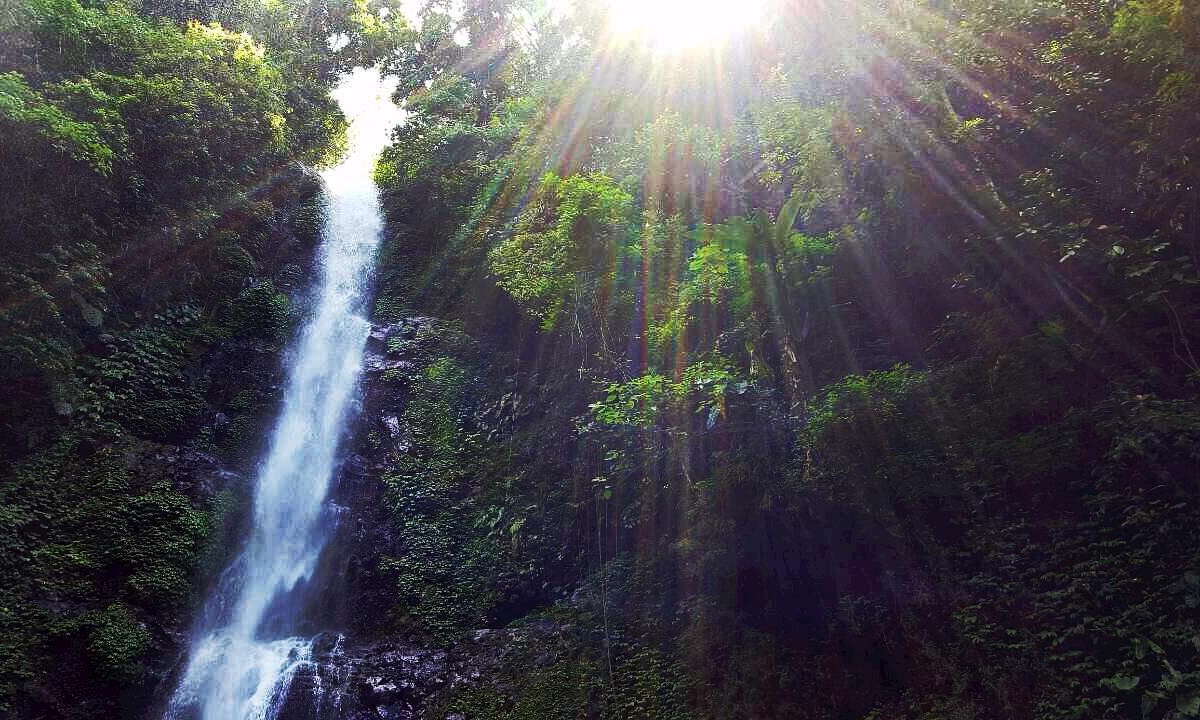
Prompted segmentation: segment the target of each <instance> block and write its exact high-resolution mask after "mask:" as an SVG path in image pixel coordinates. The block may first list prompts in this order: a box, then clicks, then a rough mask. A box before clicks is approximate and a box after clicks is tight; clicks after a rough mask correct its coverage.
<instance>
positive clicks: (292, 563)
mask: <svg viewBox="0 0 1200 720" xmlns="http://www.w3.org/2000/svg"><path fill="white" fill-rule="evenodd" d="M394 87H395V81H394V79H392V81H391V82H388V81H387V80H385V79H382V78H381V77H380V76H379V74H378V73H377V72H375V71H371V70H364V69H359V70H356V71H354V72H353V73H350V74H348V75H346V76H344V77H343V79H342V81H341V82H340V83H339V84H338V86H337V88H336V89H335V90H334V92H333V96H334V98H335V99H336V100H337V102H338V104H339V106H340V107H341V108H342V112H343V113H344V114H345V115H346V117H347V118H348V119H349V120H350V129H349V144H350V147H349V152H348V153H347V155H346V157H345V158H344V160H343V161H342V162H341V163H340V164H338V165H337V166H335V167H333V168H331V169H329V170H328V171H326V172H324V173H322V177H323V179H324V186H325V194H326V198H327V201H328V211H327V215H326V218H325V223H324V228H323V232H322V242H321V250H320V257H319V262H318V266H319V270H320V273H321V275H320V280H319V282H318V285H317V289H316V293H315V296H314V303H313V310H312V313H311V316H310V318H309V319H308V321H307V324H306V325H305V327H304V329H303V330H302V331H301V333H300V336H299V339H298V342H297V344H296V347H295V350H294V355H293V357H292V360H291V363H290V367H289V375H288V381H287V389H286V391H285V395H284V401H283V407H282V411H281V414H280V416H279V419H278V421H277V423H276V425H275V428H274V431H273V434H272V437H271V441H270V445H269V450H268V452H267V456H266V458H265V459H264V461H263V462H262V465H261V467H260V470H259V472H258V477H257V482H256V486H255V496H254V513H253V525H252V529H251V531H250V535H249V537H248V538H247V540H246V543H245V545H244V548H243V550H242V552H241V554H240V555H239V556H238V557H237V559H236V560H235V561H234V562H233V563H232V564H231V566H230V567H229V568H228V569H227V570H226V571H225V573H224V574H223V577H222V580H221V582H220V583H219V584H218V587H217V589H216V591H215V592H214V593H213V596H212V597H211V598H209V601H208V604H207V606H206V611H205V613H204V616H203V617H202V619H201V621H200V622H199V623H198V627H197V631H196V633H195V635H194V637H193V640H192V643H191V646H190V648H189V653H188V663H187V666H186V669H185V670H184V672H183V675H182V678H181V680H180V682H179V685H178V687H177V688H176V690H175V692H174V694H173V695H172V697H171V699H170V702H169V704H168V707H167V711H166V715H165V718H166V720H185V719H187V720H190V719H193V718H196V719H199V720H243V719H244V720H271V719H272V718H274V717H275V714H276V710H277V706H278V703H279V701H280V699H281V698H282V697H283V696H284V695H285V694H286V690H287V687H288V684H289V683H290V681H291V678H292V676H293V675H294V673H295V671H296V669H297V668H298V667H300V666H301V665H303V664H304V663H306V662H308V661H309V658H310V656H311V651H312V639H311V638H310V637H305V636H304V635H303V634H302V632H301V629H302V627H303V626H304V623H305V620H306V619H305V618H304V617H302V607H303V603H304V600H305V599H306V598H304V597H303V595H304V590H305V583H306V581H307V580H309V579H310V578H311V577H312V574H313V572H314V570H315V568H316V566H317V560H318V558H319V556H320V554H321V551H322V549H323V548H324V547H325V545H326V543H327V541H328V539H329V535H330V532H331V530H332V523H331V522H330V518H329V517H328V512H327V505H326V499H327V496H328V494H329V489H330V481H331V478H332V476H333V472H334V468H335V465H336V462H337V450H338V442H339V440H340V438H341V435H342V433H343V430H344V427H345V424H346V420H347V414H348V412H349V407H350V405H351V404H352V400H353V395H354V389H355V385H356V384H357V381H358V376H359V371H360V365H361V362H362V354H363V346H364V344H365V342H366V339H367V333H368V330H369V324H368V322H367V320H366V319H365V318H364V317H363V316H362V314H363V309H364V308H363V305H364V303H365V301H366V297H367V282H368V280H367V279H368V276H369V275H370V272H371V268H372V266H373V263H374V260H375V253H376V249H377V246H378V243H379V234H380V230H381V229H382V219H381V216H380V209H379V199H378V196H377V192H376V188H375V185H374V183H373V181H372V178H371V170H372V168H373V165H374V162H375V158H376V157H377V156H378V154H379V152H380V151H382V149H383V148H384V147H385V146H386V144H387V141H388V137H389V133H390V131H391V129H392V128H393V127H394V126H395V125H396V124H397V123H398V122H400V120H401V117H402V111H401V110H400V109H399V108H397V107H396V106H395V105H394V104H393V103H392V102H391V100H390V97H391V94H392V91H393V90H394Z"/></svg>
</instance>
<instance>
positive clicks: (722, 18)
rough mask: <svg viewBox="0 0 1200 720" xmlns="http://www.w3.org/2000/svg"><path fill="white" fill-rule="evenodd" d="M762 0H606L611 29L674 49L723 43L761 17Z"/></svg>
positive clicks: (755, 23)
mask: <svg viewBox="0 0 1200 720" xmlns="http://www.w3.org/2000/svg"><path fill="white" fill-rule="evenodd" d="M765 2H766V0H738V1H737V2H731V1H730V0H606V3H607V6H608V15H609V18H610V22H611V27H612V29H613V31H614V32H615V33H616V34H618V35H620V36H624V37H627V38H629V39H631V40H634V41H637V42H639V43H645V44H646V45H648V46H651V47H653V48H656V49H659V50H662V51H668V52H678V51H683V50H694V49H704V48H708V47H711V46H714V45H724V44H726V43H728V42H729V41H731V40H733V39H735V38H736V37H737V36H738V35H739V34H740V33H743V32H745V31H747V30H749V29H750V28H752V27H753V26H755V25H757V24H758V23H760V22H761V21H762V20H763V16H764V14H765V12H764V10H765V8H764V6H765Z"/></svg>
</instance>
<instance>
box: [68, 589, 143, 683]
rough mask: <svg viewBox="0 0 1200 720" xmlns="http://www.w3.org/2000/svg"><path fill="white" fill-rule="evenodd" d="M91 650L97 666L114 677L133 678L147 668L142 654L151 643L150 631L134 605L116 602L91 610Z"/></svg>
mask: <svg viewBox="0 0 1200 720" xmlns="http://www.w3.org/2000/svg"><path fill="white" fill-rule="evenodd" d="M84 623H85V624H86V625H88V626H89V628H90V631H89V637H90V639H89V641H88V652H89V653H90V654H91V655H92V657H93V658H94V660H95V662H96V666H97V669H98V670H99V671H100V673H101V674H103V675H104V676H106V677H108V678H110V679H113V680H131V679H133V678H136V677H137V676H138V675H140V674H141V673H142V671H143V668H142V665H141V658H142V655H143V654H144V653H145V652H146V650H147V649H148V648H149V647H150V631H149V630H147V629H146V626H145V625H143V624H142V623H141V622H139V621H138V620H137V618H135V617H134V615H133V613H132V612H131V611H130V609H129V608H128V607H127V606H125V605H123V604H121V603H113V604H111V605H109V606H108V607H106V608H104V609H103V610H99V611H96V612H93V613H90V614H88V615H87V616H85V617H84Z"/></svg>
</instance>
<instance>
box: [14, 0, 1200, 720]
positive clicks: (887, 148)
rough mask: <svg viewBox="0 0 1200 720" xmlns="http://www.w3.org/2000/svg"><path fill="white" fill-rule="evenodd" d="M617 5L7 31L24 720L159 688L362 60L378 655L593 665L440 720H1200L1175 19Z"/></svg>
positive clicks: (1193, 109)
mask: <svg viewBox="0 0 1200 720" xmlns="http://www.w3.org/2000/svg"><path fill="white" fill-rule="evenodd" d="M646 1H647V3H650V0H646ZM749 5H750V3H747V6H749ZM676 8H677V10H678V12H681V13H682V12H686V10H685V9H684V8H685V6H684V5H677V6H676ZM608 9H609V4H608V3H606V2H604V0H575V1H572V2H562V3H554V4H551V5H547V4H545V3H543V2H539V1H538V0H464V2H461V3H448V2H441V1H440V0H435V1H434V2H432V3H429V4H426V5H425V6H424V7H423V9H422V10H420V11H419V12H417V13H415V14H414V12H413V11H412V10H411V8H401V6H400V4H399V3H396V4H393V5H389V4H388V3H387V2H380V0H353V1H351V2H346V3H344V4H338V2H322V3H311V4H308V3H306V2H303V1H302V0H231V2H224V3H215V2H214V3H208V2H206V1H205V0H197V2H178V3H174V2H170V0H164V1H163V2H159V0H145V2H144V3H143V4H141V5H137V4H131V3H129V2H122V1H114V2H101V1H100V0H16V1H15V2H12V3H9V4H7V5H5V6H3V7H0V160H2V161H3V168H4V172H3V174H2V175H0V198H2V201H0V214H2V217H0V298H2V299H0V356H2V358H3V360H2V362H0V422H2V423H3V435H2V436H0V460H2V468H3V476H2V483H0V528H2V529H0V543H2V547H0V550H2V551H0V714H2V713H6V712H7V713H11V714H12V715H13V716H14V717H29V718H58V717H70V718H76V717H78V718H83V717H88V718H98V717H131V718H134V717H137V718H140V717H144V713H145V712H146V710H145V708H147V707H149V706H150V704H151V698H152V697H154V696H155V694H156V693H161V692H162V688H161V687H160V684H161V683H162V682H163V678H164V677H166V676H167V674H168V673H169V672H170V667H171V664H172V663H173V662H174V661H175V659H176V656H177V654H178V652H179V643H180V642H181V641H182V639H183V638H182V636H183V634H184V633H185V632H186V626H187V618H188V617H189V614H190V613H191V612H193V611H194V609H195V606H196V603H197V601H198V597H199V594H200V592H201V589H202V588H203V587H204V586H205V584H206V583H208V582H210V581H211V577H212V575H213V573H214V572H216V571H217V570H219V568H220V566H221V563H222V559H223V558H225V557H227V555H228V553H229V548H230V546H231V544H232V543H234V542H235V540H234V539H233V538H235V537H236V534H237V527H238V525H239V523H240V520H239V518H240V517H241V516H242V514H243V512H244V509H245V507H246V504H247V502H248V490H247V489H246V488H245V487H244V486H243V485H239V484H237V483H230V484H228V485H226V486H221V487H218V486H214V485H213V484H212V483H211V482H208V481H204V482H201V481H199V480H197V477H198V476H199V474H200V472H199V470H197V468H198V467H203V468H208V467H209V466H212V468H217V467H218V466H219V467H224V468H235V469H242V470H245V469H247V468H250V467H252V465H253V461H254V458H255V456H256V453H257V452H258V450H259V446H260V444H261V441H262V437H261V434H262V433H261V431H262V428H263V426H264V423H265V422H268V421H269V418H270V417H271V415H272V413H273V412H274V408H275V407H276V406H277V404H278V399H279V398H278V392H277V388H276V386H275V385H273V384H272V383H273V381H272V380H271V378H272V377H273V373H275V372H276V371H277V366H278V364H279V358H280V355H281V352H282V351H283V349H284V348H286V346H287V344H288V341H289V339H290V338H291V336H292V334H293V330H294V327H295V323H296V320H297V317H298V315H300V314H301V313H302V312H303V309H304V302H303V295H304V289H305V288H306V277H307V275H308V274H309V268H310V265H311V262H312V251H313V247H314V244H315V242H316V235H317V233H318V230H319V223H320V216H321V198H320V193H319V186H318V183H317V182H316V181H315V180H314V179H313V176H312V174H311V171H310V169H311V168H312V167H315V166H320V165H321V164H323V163H327V162H328V161H329V160H330V158H333V157H336V156H337V154H338V152H339V149H340V148H341V147H342V145H343V143H344V137H343V136H344V127H345V122H344V119H343V118H342V117H341V116H340V114H339V113H338V111H337V109H336V106H335V105H334V104H333V103H332V101H331V100H329V99H328V97H327V94H326V93H327V90H328V88H329V86H330V84H331V82H333V80H334V78H335V77H336V76H337V74H338V73H339V72H342V71H344V70H346V69H348V68H351V67H354V66H358V65H371V64H376V63H379V64H381V67H383V68H384V69H385V70H386V71H387V72H389V73H393V74H395V75H397V76H398V77H399V78H400V87H399V90H398V92H397V99H398V100H400V101H402V102H403V104H404V107H405V108H406V109H407V111H408V113H409V115H408V120H407V122H406V123H405V124H404V125H403V126H402V127H400V128H399V129H398V130H397V131H396V132H395V134H394V137H393V143H392V145H391V146H390V147H389V148H388V149H387V150H386V151H385V153H384V155H383V157H382V158H381V159H380V161H379V163H378V164H377V167H376V171H375V180H376V182H377V184H378V185H379V187H380V191H381V197H382V202H383V206H384V210H385V214H386V223H387V225H386V231H385V232H386V235H385V245H384V248H383V251H382V253H381V256H380V258H379V262H378V268H377V277H376V285H377V288H376V299H375V304H374V313H373V315H374V316H373V318H372V319H373V321H374V322H375V323H377V324H379V325H387V324H391V323H398V322H400V321H402V320H404V319H405V318H409V317H413V316H428V317H431V318H434V320H433V321H432V323H431V324H428V325H425V326H422V327H423V328H424V329H423V330H422V333H423V334H422V335H421V337H420V342H421V343H422V345H421V347H422V348H423V352H424V353H425V361H424V362H422V363H421V364H420V366H419V367H417V368H416V369H414V370H413V371H411V372H399V371H390V372H389V373H386V374H384V375H383V377H382V378H380V379H379V380H378V382H380V383H383V384H385V385H387V386H389V387H391V388H394V390H395V392H396V393H398V397H399V396H401V395H402V397H403V400H402V401H397V410H396V412H397V418H398V422H399V424H400V425H401V426H402V427H403V428H404V429H405V430H404V433H405V437H406V438H407V440H406V442H405V443H404V446H403V449H402V450H396V449H394V448H390V446H388V445H387V441H386V439H385V438H384V437H382V436H381V435H380V433H379V432H377V430H373V429H371V427H370V426H369V425H368V424H366V423H364V424H363V425H362V427H360V428H359V429H358V430H354V431H352V432H351V436H352V437H351V438H349V439H348V444H349V445H350V446H352V447H355V448H358V449H359V450H361V452H363V453H370V452H376V453H378V454H379V455H380V456H381V457H383V458H384V459H385V465H386V467H385V468H384V469H383V471H382V472H379V473H378V475H377V476H376V477H374V479H373V481H374V482H376V483H377V484H378V486H379V487H380V492H381V496H382V498H383V506H382V508H381V509H380V512H382V513H383V515H384V516H385V517H386V519H387V522H388V523H389V526H390V530H389V531H388V533H387V534H386V535H387V537H386V538H384V537H381V538H380V539H379V542H378V546H379V547H380V548H381V549H380V557H378V558H375V559H373V560H372V563H371V566H370V567H367V568H365V569H364V570H363V573H364V575H363V577H362V578H360V579H359V580H357V581H356V582H357V585H356V586H355V587H356V588H357V589H356V590H355V591H354V592H356V593H361V596H359V595H353V596H350V599H349V600H348V602H349V604H351V605H353V606H354V607H355V608H356V610H357V612H356V614H357V617H356V619H355V621H354V624H355V628H354V630H355V631H356V632H357V633H358V635H359V636H360V637H374V638H385V637H401V636H402V637H407V638H417V639H419V640H420V641H421V642H424V643H427V644H429V645H439V644H440V645H452V644H454V643H456V642H458V641H460V640H461V639H462V638H464V637H466V636H468V634H469V633H470V632H471V631H473V630H475V629H478V628H485V627H501V626H506V625H511V626H519V625H521V624H522V623H528V622H530V621H532V620H534V619H542V620H545V619H549V620H553V621H554V622H556V623H559V624H560V625H561V626H562V627H568V628H572V629H573V631H574V632H575V635H573V637H575V638H576V640H575V646H574V647H573V651H572V655H571V658H570V660H568V661H557V662H555V663H553V664H550V665H545V664H544V663H538V662H535V661H531V662H529V663H528V664H527V665H526V664H522V665H514V666H513V667H512V668H510V669H509V670H508V671H507V674H506V675H505V676H504V677H502V678H500V679H497V680H495V681H494V682H484V683H481V684H479V685H477V686H471V687H468V688H467V689H465V690H463V691H462V692H459V693H458V694H457V695H454V696H453V697H451V698H449V699H448V700H446V701H445V702H444V703H443V705H442V706H439V707H438V708H435V709H434V710H432V711H431V712H434V713H438V714H431V715H429V717H448V716H452V717H453V716H456V717H460V718H461V717H465V718H535V717H536V718H606V719H614V720H615V719H616V718H622V719H624V718H647V719H653V720H666V719H671V720H674V719H677V718H679V719H681V718H706V719H707V718H712V719H717V718H721V719H726V718H728V719H734V718H739V719H740V718H814V719H816V718H822V719H825V718H830V719H832V718H847V719H850V718H853V719H856V720H858V719H862V720H866V719H868V718H870V719H871V720H885V719H886V720H892V719H899V718H912V719H914V720H915V719H918V718H919V719H922V720H934V719H938V720H972V719H980V720H982V719H985V718H997V719H999V718H1046V719H1049V718H1162V719H1176V718H1191V717H1197V716H1200V398H1198V397H1197V389H1198V385H1197V383H1200V359H1198V356H1197V353H1198V352H1200V334H1198V333H1197V330H1196V328H1197V327H1200V164H1198V162H1200V3H1197V2H1196V0H1114V1H1107V0H1106V1H1095V2H1093V1H1091V0H896V1H888V2H883V1H878V2H877V1H875V0H863V1H862V2H849V3H846V2H835V1H833V0H766V1H765V2H764V3H763V4H762V7H761V8H760V12H761V17H759V18H758V19H757V21H756V22H754V23H751V24H749V25H748V26H747V27H745V28H741V29H740V30H739V31H738V32H736V33H732V34H730V35H729V36H728V37H725V38H719V39H718V38H714V39H709V40H706V41H704V42H699V43H695V44H685V45H682V46H671V47H667V46H665V45H663V44H658V43H656V42H654V41H653V39H652V38H648V37H647V32H648V33H649V34H650V35H653V33H654V30H649V31H643V32H642V33H640V34H639V33H628V32H618V31H617V30H616V29H615V26H614V24H613V23H612V22H611V21H610V20H611V19H610V18H609V17H608ZM331 38H334V39H335V41H332V42H331V40H330V39H331ZM210 474H211V473H210ZM206 477H207V476H206ZM374 511H375V509H372V512H374ZM364 588H365V589H364ZM456 713H457V715H455V714H456Z"/></svg>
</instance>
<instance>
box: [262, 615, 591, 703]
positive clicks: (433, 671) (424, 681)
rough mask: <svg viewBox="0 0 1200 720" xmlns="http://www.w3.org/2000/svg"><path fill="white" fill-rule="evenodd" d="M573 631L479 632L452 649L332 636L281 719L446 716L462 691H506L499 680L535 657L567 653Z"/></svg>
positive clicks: (316, 652) (320, 644)
mask: <svg viewBox="0 0 1200 720" xmlns="http://www.w3.org/2000/svg"><path fill="white" fill-rule="evenodd" d="M569 639H570V629H569V628H563V627H561V626H559V625H558V624H557V623H555V622H553V621H549V620H541V621H534V622H531V623H528V624H526V625H524V626H522V627H519V628H505V629H503V630H477V631H475V632H474V633H472V634H471V636H470V637H469V639H467V640H464V641H462V642H460V643H458V644H456V645H453V646H450V647H447V648H436V647H430V646H428V645H424V644H415V643H405V642H397V641H381V642H375V643H370V644H364V645H355V644H354V642H353V641H352V640H349V639H348V638H346V637H345V636H340V635H337V636H334V635H326V636H323V637H321V638H319V639H318V641H317V643H316V646H315V647H314V649H313V662H312V664H311V665H310V666H308V667H306V668H305V669H304V670H302V671H301V672H299V673H297V675H296V676H295V678H294V679H293V680H292V684H291V686H290V687H289V688H288V690H287V693H286V696H285V697H284V698H283V700H282V704H281V707H280V714H279V720H368V719H370V720H377V719H380V718H386V719H388V720H425V719H431V718H443V717H453V715H452V714H451V715H446V714H445V712H444V710H445V701H446V700H447V698H448V697H449V696H451V695H452V694H453V693H454V692H456V691H458V690H461V689H462V688H464V687H479V686H487V687H489V688H491V689H493V690H494V689H496V688H497V687H499V688H500V690H501V691H503V690H504V686H503V682H502V681H500V680H498V678H500V677H502V676H504V675H505V674H507V672H506V671H510V670H511V668H512V667H513V666H515V665H521V664H523V663H525V661H526V659H527V658H528V657H529V656H531V655H536V656H537V661H536V662H538V663H541V664H548V663H552V662H555V661H557V660H558V659H559V658H560V657H561V656H562V655H563V654H565V653H566V652H567V650H566V648H567V647H568V645H569Z"/></svg>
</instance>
